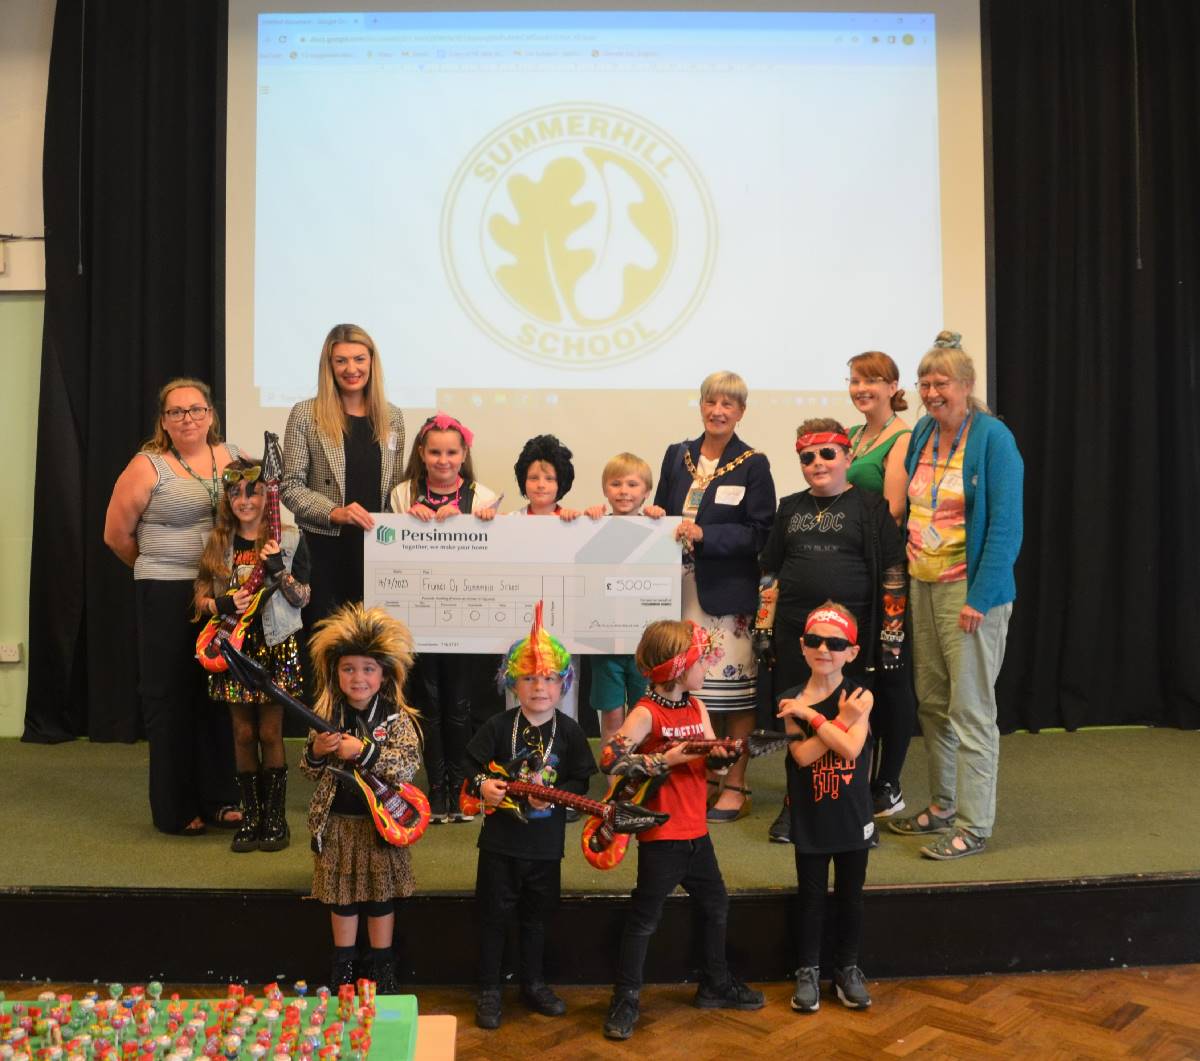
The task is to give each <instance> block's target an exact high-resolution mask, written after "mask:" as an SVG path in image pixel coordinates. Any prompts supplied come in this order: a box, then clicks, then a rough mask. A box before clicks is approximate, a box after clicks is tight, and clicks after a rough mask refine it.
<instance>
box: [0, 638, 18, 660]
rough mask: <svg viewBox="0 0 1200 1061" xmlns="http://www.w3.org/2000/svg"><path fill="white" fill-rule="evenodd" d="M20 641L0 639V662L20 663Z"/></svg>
mask: <svg viewBox="0 0 1200 1061" xmlns="http://www.w3.org/2000/svg"><path fill="white" fill-rule="evenodd" d="M20 662H21V642H20V641H0V663H20Z"/></svg>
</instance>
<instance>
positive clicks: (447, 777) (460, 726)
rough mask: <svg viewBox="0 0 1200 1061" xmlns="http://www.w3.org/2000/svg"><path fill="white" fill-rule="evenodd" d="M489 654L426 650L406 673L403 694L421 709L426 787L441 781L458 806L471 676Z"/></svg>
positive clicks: (467, 734) (488, 659) (487, 660)
mask: <svg viewBox="0 0 1200 1061" xmlns="http://www.w3.org/2000/svg"><path fill="white" fill-rule="evenodd" d="M491 659H492V657H491V656H477V655H461V656H458V655H454V656H452V655H448V654H446V653H444V652H443V653H435V652H430V653H427V654H425V655H421V656H418V657H417V661H416V663H414V664H413V668H412V671H411V673H410V674H409V677H408V684H407V689H408V695H409V696H410V697H411V702H412V704H413V706H414V707H416V709H417V710H418V711H420V712H421V739H422V749H421V752H422V755H423V756H424V757H425V773H426V774H427V775H428V777H429V784H430V787H431V788H441V787H442V786H445V787H446V788H447V789H448V790H449V795H450V797H451V803H452V805H454V806H457V801H458V788H459V786H460V785H461V784H462V781H463V778H464V777H465V776H466V765H465V762H466V757H467V741H469V740H470V739H471V678H472V674H473V672H474V670H475V669H476V668H478V667H479V666H480V665H481V661H482V663H483V665H487V664H488V663H490V662H491Z"/></svg>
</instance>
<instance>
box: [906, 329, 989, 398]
mask: <svg viewBox="0 0 1200 1061" xmlns="http://www.w3.org/2000/svg"><path fill="white" fill-rule="evenodd" d="M961 343H962V336H961V335H959V334H958V332H938V335H937V338H936V339H934V341H933V346H931V347H930V348H929V350H928V351H927V352H926V354H925V356H924V357H923V358H921V363H920V364H919V365H917V379H918V380H919V379H920V378H921V377H922V376H928V375H931V374H932V373H934V372H937V373H939V374H940V375H943V376H949V377H950V378H951V379H953V380H957V381H958V382H959V383H962V384H965V385H966V387H967V390H968V394H967V405H968V406H969V407H970V408H971V409H974V410H975V411H976V412H978V413H989V414H990V413H991V409H989V408H988V407H987V405H986V404H985V403H984V402H983V401H982V400H981V399H979V398H976V397H975V392H974V387H975V363H974V362H973V361H972V360H971V358H970V356H969V355H968V354H967V352H966V351H965V350H964V349H963V348H962V345H961Z"/></svg>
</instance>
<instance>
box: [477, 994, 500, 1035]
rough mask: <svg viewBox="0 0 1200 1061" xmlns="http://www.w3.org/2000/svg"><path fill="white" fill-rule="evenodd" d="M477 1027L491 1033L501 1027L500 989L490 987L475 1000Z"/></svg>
mask: <svg viewBox="0 0 1200 1061" xmlns="http://www.w3.org/2000/svg"><path fill="white" fill-rule="evenodd" d="M475 1027H477V1028H486V1029H487V1030H488V1031H491V1030H492V1029H494V1028H499V1027H500V989H499V988H497V987H490V988H488V989H487V990H486V991H480V992H479V994H478V996H476V998H475Z"/></svg>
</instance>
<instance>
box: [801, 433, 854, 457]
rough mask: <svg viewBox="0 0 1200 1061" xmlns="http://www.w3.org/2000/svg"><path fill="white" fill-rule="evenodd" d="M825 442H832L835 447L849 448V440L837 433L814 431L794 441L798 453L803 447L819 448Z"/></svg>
mask: <svg viewBox="0 0 1200 1061" xmlns="http://www.w3.org/2000/svg"><path fill="white" fill-rule="evenodd" d="M825 442H832V443H833V444H834V445H837V446H845V447H846V448H847V449H849V448H850V439H849V438H847V437H846V436H845V435H843V434H841V433H840V432H837V431H815V432H810V433H809V434H807V435H801V436H800V437H799V438H798V439H796V452H797V453H799V452H800V451H801V450H802V449H804V447H805V446H820V445H822V444H823V443H825Z"/></svg>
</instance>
